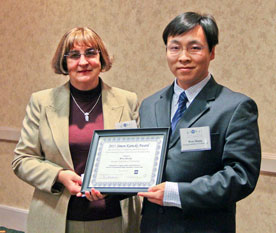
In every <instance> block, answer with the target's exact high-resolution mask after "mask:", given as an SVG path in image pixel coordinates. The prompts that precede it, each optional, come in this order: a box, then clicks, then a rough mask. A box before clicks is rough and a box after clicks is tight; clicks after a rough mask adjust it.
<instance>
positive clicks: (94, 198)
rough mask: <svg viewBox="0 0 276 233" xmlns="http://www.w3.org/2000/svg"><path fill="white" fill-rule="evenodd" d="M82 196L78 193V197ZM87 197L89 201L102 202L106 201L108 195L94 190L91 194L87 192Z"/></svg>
mask: <svg viewBox="0 0 276 233" xmlns="http://www.w3.org/2000/svg"><path fill="white" fill-rule="evenodd" d="M81 196H82V194H81V193H78V194H77V197H81ZM85 196H86V198H87V199H88V200H89V201H97V200H101V199H104V198H105V197H106V195H103V194H101V192H100V191H98V190H96V189H94V188H92V189H91V191H90V192H88V191H85Z"/></svg>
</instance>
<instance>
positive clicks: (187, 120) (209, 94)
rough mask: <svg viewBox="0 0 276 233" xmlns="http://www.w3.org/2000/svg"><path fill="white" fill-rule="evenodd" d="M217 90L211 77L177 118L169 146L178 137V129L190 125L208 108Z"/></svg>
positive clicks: (171, 145) (216, 85)
mask: <svg viewBox="0 0 276 233" xmlns="http://www.w3.org/2000/svg"><path fill="white" fill-rule="evenodd" d="M217 90H218V84H217V83H216V82H215V80H214V79H213V77H212V78H211V79H210V81H209V82H208V83H207V84H206V86H205V87H204V88H203V89H202V90H201V92H200V93H199V94H198V95H197V96H196V98H195V99H194V100H193V102H192V103H191V105H190V106H189V107H188V108H187V110H186V111H185V112H184V114H183V116H182V118H181V119H180V120H179V122H178V124H177V125H176V128H175V131H174V133H173V134H172V135H171V140H170V144H169V148H171V147H173V146H174V144H175V143H176V142H177V140H178V139H179V138H180V134H179V129H181V128H189V127H191V126H192V125H193V124H194V123H195V122H196V121H197V120H198V119H199V118H200V117H202V116H203V115H204V114H205V113H206V112H207V111H208V110H209V108H210V102H211V101H213V100H215V98H216V93H217Z"/></svg>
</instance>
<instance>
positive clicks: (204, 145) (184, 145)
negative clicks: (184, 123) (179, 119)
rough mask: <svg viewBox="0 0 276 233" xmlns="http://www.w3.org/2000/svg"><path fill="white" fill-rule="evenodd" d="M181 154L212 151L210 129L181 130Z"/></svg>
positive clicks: (207, 127)
mask: <svg viewBox="0 0 276 233" xmlns="http://www.w3.org/2000/svg"><path fill="white" fill-rule="evenodd" d="M180 141H181V152H185V151H200V150H211V138H210V127H209V126H205V127H195V128H184V129H180Z"/></svg>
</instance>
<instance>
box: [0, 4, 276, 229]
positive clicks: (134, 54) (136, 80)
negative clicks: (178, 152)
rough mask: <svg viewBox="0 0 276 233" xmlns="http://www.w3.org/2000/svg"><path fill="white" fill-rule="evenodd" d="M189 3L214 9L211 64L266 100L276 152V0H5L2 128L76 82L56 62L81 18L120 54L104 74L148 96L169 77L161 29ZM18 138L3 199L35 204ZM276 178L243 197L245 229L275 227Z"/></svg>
mask: <svg viewBox="0 0 276 233" xmlns="http://www.w3.org/2000/svg"><path fill="white" fill-rule="evenodd" d="M184 11H199V12H206V13H211V14H213V15H214V16H215V18H216V20H217V23H218V26H219V28H220V43H219V45H218V46H217V49H216V58H215V60H214V61H213V62H212V64H211V68H210V71H211V72H212V74H213V75H214V77H215V79H216V80H217V81H218V82H220V83H221V84H224V85H226V86H228V87H230V88H231V89H233V90H236V91H240V92H243V93H245V94H247V95H249V96H251V97H252V98H253V99H254V100H255V101H256V102H257V104H258V106H259V113H260V116H259V126H260V133H261V140H262V151H263V153H271V154H276V146H275V143H274V140H275V138H276V127H274V126H275V115H276V91H275V90H276V82H275V80H274V78H275V73H276V66H275V61H276V40H275V38H276V29H275V22H276V1H275V0H266V1H263V0H246V1H229V0H209V1H205V0H201V1H200V0H198V1H195V0H185V1H184V0H183V1H175V0H151V1H147V0H128V1H127V0H105V1H104V0H82V1H79V0H70V1H69V0H68V1H66V0H40V1H37V0H20V1H19V0H14V1H11V0H0V12H1V14H0V43H1V49H0V114H1V118H0V119H1V121H0V127H1V126H2V127H3V126H4V127H13V128H20V127H21V122H22V119H23V117H24V114H25V107H26V104H27V102H28V100H29V97H30V95H31V93H32V92H34V91H37V90H41V89H45V88H49V87H54V86H57V85H58V84H61V83H63V82H64V81H65V80H67V78H66V77H63V76H58V75H55V74H54V73H53V72H52V70H51V67H50V62H51V58H52V56H53V53H54V51H55V49H56V46H57V43H58V41H59V40H60V38H61V36H62V35H63V34H64V33H65V32H66V31H67V30H69V29H71V28H73V27H76V26H89V27H91V28H93V29H94V30H95V31H96V32H98V33H99V35H100V36H101V37H102V38H103V39H104V41H105V42H106V44H107V46H108V48H109V50H110V51H111V52H112V54H113V55H114V58H115V62H114V65H113V67H112V69H111V70H110V71H109V72H107V73H105V74H103V75H102V77H103V79H104V80H105V81H106V82H107V83H109V84H111V85H114V86H117V87H121V88H125V89H129V90H132V91H135V92H136V93H137V94H138V96H139V99H140V100H142V99H143V98H144V97H146V96H148V95H150V94H151V93H153V92H154V91H157V90H158V89H160V88H162V87H164V86H166V85H168V84H170V83H171V82H172V80H173V76H172V75H171V73H170V71H169V70H168V67H167V64H166V59H165V47H164V44H163V42H162V38H161V35H162V32H163V29H164V27H165V26H166V25H167V23H168V22H169V21H170V20H171V19H172V18H174V17H175V16H176V15H178V14H179V13H182V12H184ZM14 146H15V144H14V143H13V142H9V141H0V169H1V175H0V187H1V190H0V204H5V205H10V206H17V207H22V208H28V205H29V202H30V198H31V191H32V188H30V187H29V186H28V185H26V184H24V183H23V182H21V181H19V180H18V179H17V178H16V177H15V176H14V175H13V173H12V171H11V168H10V162H11V160H12V158H13V152H12V151H13V149H14ZM275 179H276V178H275V177H273V176H261V178H260V181H259V183H258V186H257V190H256V191H255V192H254V194H253V195H251V196H250V197H249V198H247V199H245V200H243V201H241V202H240V203H239V208H238V212H237V216H238V229H239V232H273V228H274V229H276V226H275V223H274V222H275V213H276V205H275V196H276V195H275V192H276V181H275ZM268 187H269V188H268ZM14 191H15V192H14ZM269 192H271V195H273V196H270V193H269ZM273 198H274V199H273ZM272 202H273V203H272ZM265 207H267V208H265ZM262 224H264V225H262ZM263 227H267V228H265V229H266V230H265V231H264V230H263Z"/></svg>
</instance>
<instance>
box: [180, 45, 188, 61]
mask: <svg viewBox="0 0 276 233" xmlns="http://www.w3.org/2000/svg"><path fill="white" fill-rule="evenodd" d="M179 60H180V61H186V60H191V56H190V54H189V52H188V51H187V49H184V48H183V49H182V51H181V52H180V54H179Z"/></svg>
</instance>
